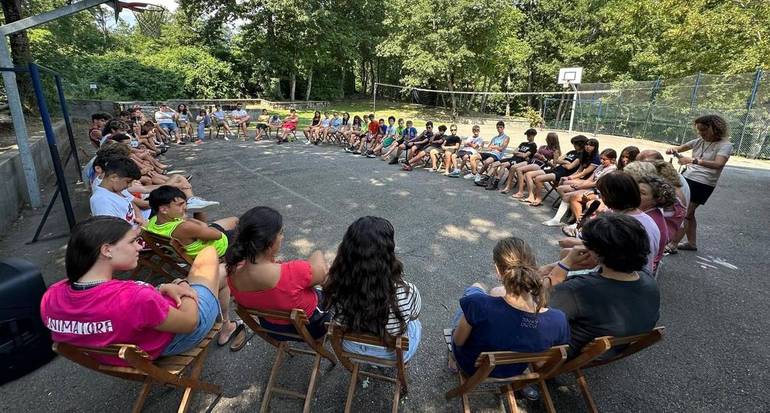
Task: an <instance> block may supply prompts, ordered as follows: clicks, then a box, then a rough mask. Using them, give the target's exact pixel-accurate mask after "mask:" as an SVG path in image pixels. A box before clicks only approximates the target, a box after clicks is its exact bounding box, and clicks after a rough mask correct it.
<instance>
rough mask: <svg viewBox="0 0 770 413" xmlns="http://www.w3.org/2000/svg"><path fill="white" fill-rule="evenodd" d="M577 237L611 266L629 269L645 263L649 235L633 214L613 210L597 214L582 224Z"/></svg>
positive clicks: (637, 267) (618, 268) (635, 268)
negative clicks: (613, 211)
mask: <svg viewBox="0 0 770 413" xmlns="http://www.w3.org/2000/svg"><path fill="white" fill-rule="evenodd" d="M580 237H581V238H582V239H583V244H584V245H585V246H586V248H588V249H589V250H591V251H593V252H594V253H596V255H597V256H598V257H599V262H601V263H602V264H603V265H605V266H606V267H608V268H610V269H613V270H615V271H620V272H625V273H630V272H634V271H639V270H641V269H642V268H644V266H645V265H646V264H647V256H648V255H649V254H650V238H649V237H648V236H647V231H645V229H644V227H643V226H642V224H640V223H639V221H637V220H636V219H635V218H634V217H630V216H628V215H623V214H618V213H612V212H609V213H606V214H602V215H599V216H598V217H596V218H594V219H592V220H590V221H588V223H586V224H585V225H584V226H583V230H582V232H581V236H580Z"/></svg>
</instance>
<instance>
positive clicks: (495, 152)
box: [470, 121, 511, 182]
mask: <svg viewBox="0 0 770 413" xmlns="http://www.w3.org/2000/svg"><path fill="white" fill-rule="evenodd" d="M496 126H497V136H495V137H494V138H492V140H491V141H489V146H487V148H486V150H485V151H483V152H479V153H477V154H475V155H473V156H471V159H470V161H471V168H473V169H476V170H477V172H478V173H477V174H476V176H475V178H474V181H475V182H480V181H481V180H482V175H483V174H484V172H485V171H486V170H487V168H488V167H489V166H490V165H492V164H493V163H495V162H497V161H499V160H500V159H503V152H505V149H506V148H507V147H508V143H509V142H510V140H511V139H510V138H509V137H508V135H506V134H505V122H503V121H498V122H497V125H496ZM478 161H481V167H480V168H479V167H478V166H477V163H478Z"/></svg>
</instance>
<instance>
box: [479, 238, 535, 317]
mask: <svg viewBox="0 0 770 413" xmlns="http://www.w3.org/2000/svg"><path fill="white" fill-rule="evenodd" d="M492 259H493V260H494V262H495V265H497V269H498V271H500V277H501V279H502V282H503V287H504V288H505V291H506V292H507V293H508V294H513V295H517V296H523V295H525V294H529V295H531V296H532V300H533V301H534V302H535V304H536V305H537V308H536V309H535V313H536V314H537V313H539V312H540V309H541V308H543V307H545V306H546V304H547V302H548V297H547V295H546V289H545V286H544V285H543V281H542V279H541V278H540V275H539V274H538V272H537V262H536V261H535V254H534V253H533V252H532V248H530V247H529V244H527V242H526V241H524V240H522V239H521V238H516V237H509V238H505V239H502V240H500V241H499V242H498V243H497V245H495V249H494V250H493V251H492Z"/></svg>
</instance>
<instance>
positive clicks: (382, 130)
mask: <svg viewBox="0 0 770 413" xmlns="http://www.w3.org/2000/svg"><path fill="white" fill-rule="evenodd" d="M370 125H371V123H370ZM370 129H371V127H370ZM387 132H388V125H386V124H385V119H382V118H380V120H379V121H378V122H377V132H376V133H375V134H374V135H373V136H372V135H367V138H368V137H369V136H372V138H371V139H370V140H368V141H367V144H366V147H367V148H368V149H366V150H361V156H366V157H367V158H376V157H377V155H376V154H375V153H374V150H375V149H377V148H378V147H379V146H380V145H382V140H383V139H385V134H386V133H387Z"/></svg>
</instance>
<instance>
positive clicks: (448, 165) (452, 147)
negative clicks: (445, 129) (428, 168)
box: [430, 124, 462, 177]
mask: <svg viewBox="0 0 770 413" xmlns="http://www.w3.org/2000/svg"><path fill="white" fill-rule="evenodd" d="M461 142H462V139H461V138H460V137H459V136H457V125H455V124H451V125H449V135H447V137H446V139H444V144H443V145H441V152H442V156H443V157H444V176H449V174H450V173H451V171H452V170H453V169H454V160H455V159H456V157H455V154H456V153H457V151H458V150H459V149H460V143H461ZM436 156H438V154H436ZM434 159H435V158H434V156H433V153H432V152H431V157H430V160H431V162H433V164H434V165H435V162H434ZM437 172H441V171H437ZM457 176H458V177H459V176H460V170H459V169H458V170H457Z"/></svg>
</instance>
